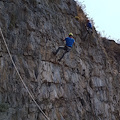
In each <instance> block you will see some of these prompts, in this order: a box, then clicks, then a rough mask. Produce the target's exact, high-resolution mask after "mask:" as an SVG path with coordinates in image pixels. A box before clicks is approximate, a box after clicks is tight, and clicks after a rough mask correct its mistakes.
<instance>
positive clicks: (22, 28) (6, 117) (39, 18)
mask: <svg viewBox="0 0 120 120" xmlns="http://www.w3.org/2000/svg"><path fill="white" fill-rule="evenodd" d="M75 16H79V18H80V20H76V19H75ZM85 19H86V17H85V15H84V14H83V12H82V10H81V9H80V8H79V7H78V6H76V3H75V1H74V0H9V1H8V0H1V1H0V26H1V28H2V31H3V34H4V36H5V39H6V42H7V44H8V47H9V49H10V52H11V54H12V57H13V60H14V62H15V64H16V66H17V68H18V70H19V72H20V75H21V76H22V78H23V80H24V81H25V83H26V85H27V87H28V88H29V90H30V92H31V93H32V94H33V96H34V98H35V100H36V101H37V103H38V104H39V105H40V107H41V109H42V110H43V111H44V113H45V114H46V115H47V116H48V117H49V118H50V120H119V119H120V112H119V111H120V92H119V91H120V87H119V85H120V74H119V67H118V66H119V63H118V59H116V57H115V56H112V57H110V56H111V54H109V53H108V51H109V49H108V47H107V45H108V43H107V42H106V43H105V42H104V40H102V38H100V37H99V36H98V35H97V33H96V31H95V30H94V33H93V35H92V36H90V35H87V31H86V29H85V27H84V21H85ZM69 32H72V33H73V34H74V39H75V45H74V46H73V48H72V50H71V51H70V52H69V53H67V54H66V55H65V57H64V59H63V60H62V61H61V62H58V61H57V60H58V58H59V57H60V56H61V54H62V51H60V52H59V54H58V55H57V56H54V55H53V54H52V51H54V50H55V49H57V48H58V46H60V45H64V42H63V41H62V39H63V38H65V37H67V36H68V33H69ZM113 53H115V52H114V51H113ZM0 120H45V117H44V116H43V115H42V113H41V112H40V111H39V110H38V108H37V106H36V105H35V104H34V102H33V101H32V100H31V98H30V96H29V94H28V92H27V90H26V89H25V88H24V86H23V84H22V83H21V81H20V78H19V76H18V75H17V73H16V70H15V68H14V66H13V64H12V62H11V60H10V57H9V55H8V52H7V50H6V47H5V45H4V42H3V39H2V37H0Z"/></svg>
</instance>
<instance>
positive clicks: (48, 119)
mask: <svg viewBox="0 0 120 120" xmlns="http://www.w3.org/2000/svg"><path fill="white" fill-rule="evenodd" d="M0 32H1V35H2V38H3V41H4V43H5V46H6V49H7V51H8V54H9V56H10V59H11V61H12V63H13V65H14V67H15V70H16V72H17V74H18V76H19V77H20V80H21V82H22V83H23V85H24V87H25V89H26V90H27V92H28V94H29V95H30V97H31V99H32V100H33V102H34V103H35V104H36V106H37V107H38V108H39V110H40V111H41V113H42V114H43V115H44V116H45V118H46V119H47V120H50V118H48V117H47V115H46V114H45V113H44V112H43V111H42V109H41V108H40V106H39V105H38V103H37V102H36V101H35V99H34V97H33V96H32V94H31V93H30V91H29V90H28V87H27V86H26V84H25V82H24V81H23V79H22V77H21V75H20V73H19V71H18V69H17V67H16V65H15V63H14V61H13V58H12V56H11V53H10V51H9V48H8V46H7V43H6V41H5V38H4V35H3V33H2V30H1V28H0Z"/></svg>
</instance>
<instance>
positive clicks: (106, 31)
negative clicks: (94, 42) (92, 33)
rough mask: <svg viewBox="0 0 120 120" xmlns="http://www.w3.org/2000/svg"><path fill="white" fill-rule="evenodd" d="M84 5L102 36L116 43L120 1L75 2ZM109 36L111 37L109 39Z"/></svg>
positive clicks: (85, 0)
mask: <svg viewBox="0 0 120 120" xmlns="http://www.w3.org/2000/svg"><path fill="white" fill-rule="evenodd" d="M77 1H79V2H80V3H82V4H83V5H85V6H86V7H85V11H86V13H87V14H88V17H89V18H92V19H93V20H94V23H95V27H96V29H97V31H99V32H100V33H101V34H102V36H105V37H107V38H110V39H114V40H115V41H117V40H118V39H120V0H77ZM109 36H111V37H109Z"/></svg>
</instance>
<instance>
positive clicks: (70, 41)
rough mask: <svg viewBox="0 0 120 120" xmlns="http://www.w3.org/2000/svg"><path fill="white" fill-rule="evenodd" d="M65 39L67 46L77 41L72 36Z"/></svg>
mask: <svg viewBox="0 0 120 120" xmlns="http://www.w3.org/2000/svg"><path fill="white" fill-rule="evenodd" d="M65 41H66V46H68V47H72V45H73V43H74V42H75V40H74V39H73V38H70V37H67V38H65Z"/></svg>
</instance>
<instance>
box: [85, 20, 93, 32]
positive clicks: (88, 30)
mask: <svg viewBox="0 0 120 120" xmlns="http://www.w3.org/2000/svg"><path fill="white" fill-rule="evenodd" d="M85 26H86V29H87V32H88V34H92V33H93V31H92V25H91V23H90V21H89V20H87V22H86V25H85Z"/></svg>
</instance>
